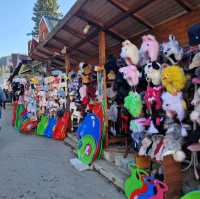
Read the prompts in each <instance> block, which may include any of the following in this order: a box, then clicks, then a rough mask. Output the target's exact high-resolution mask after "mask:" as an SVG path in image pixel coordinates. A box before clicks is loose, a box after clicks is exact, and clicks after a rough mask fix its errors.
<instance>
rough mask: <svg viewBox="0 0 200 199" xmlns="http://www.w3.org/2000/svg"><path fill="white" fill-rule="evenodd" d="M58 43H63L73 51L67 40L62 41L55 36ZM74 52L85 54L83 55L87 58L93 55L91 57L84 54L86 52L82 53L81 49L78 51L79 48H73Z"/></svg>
mask: <svg viewBox="0 0 200 199" xmlns="http://www.w3.org/2000/svg"><path fill="white" fill-rule="evenodd" d="M53 38H54V39H55V40H56V41H57V42H59V43H61V44H63V45H64V46H66V47H69V48H70V49H72V46H71V45H70V44H69V43H68V42H67V41H66V40H65V39H61V38H59V37H58V36H55V37H53ZM72 50H73V51H77V52H79V53H81V54H83V55H85V56H87V57H90V56H91V55H89V54H88V53H86V52H84V51H82V50H80V49H78V48H73V49H72Z"/></svg>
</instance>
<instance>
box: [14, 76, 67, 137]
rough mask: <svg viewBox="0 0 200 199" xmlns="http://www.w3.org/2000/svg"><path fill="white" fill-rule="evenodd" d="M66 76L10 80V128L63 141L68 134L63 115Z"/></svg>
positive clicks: (65, 116)
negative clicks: (11, 116) (12, 99)
mask: <svg viewBox="0 0 200 199" xmlns="http://www.w3.org/2000/svg"><path fill="white" fill-rule="evenodd" d="M66 86H67V84H66V76H65V75H62V76H57V77H54V76H50V77H47V78H42V77H35V78H32V79H30V80H26V79H24V78H20V77H17V78H15V79H14V80H13V83H12V88H13V93H14V101H15V102H14V106H13V120H12V121H13V125H14V126H15V127H16V128H17V129H18V130H20V132H21V133H25V134H30V133H32V132H33V131H34V130H35V129H36V135H40V136H46V137H49V138H51V137H53V138H55V139H58V140H64V138H65V137H66V132H67V131H68V130H69V124H70V122H69V118H70V114H69V113H68V112H66V111H65V110H66V91H67V89H66Z"/></svg>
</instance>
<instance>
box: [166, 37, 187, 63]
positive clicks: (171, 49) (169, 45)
mask: <svg viewBox="0 0 200 199" xmlns="http://www.w3.org/2000/svg"><path fill="white" fill-rule="evenodd" d="M162 51H163V55H164V57H165V58H166V59H167V60H168V61H169V62H170V63H171V64H172V65H174V64H177V63H178V62H179V61H180V60H181V59H182V57H183V48H182V47H181V46H180V44H179V42H178V41H177V40H176V38H175V36H174V35H169V41H168V42H165V43H163V44H162Z"/></svg>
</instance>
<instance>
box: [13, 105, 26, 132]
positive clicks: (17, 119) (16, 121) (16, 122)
mask: <svg viewBox="0 0 200 199" xmlns="http://www.w3.org/2000/svg"><path fill="white" fill-rule="evenodd" d="M23 111H24V105H23V104H19V105H18V106H17V110H16V120H15V127H16V128H17V129H20V127H21V120H20V114H21V113H22V112H23Z"/></svg>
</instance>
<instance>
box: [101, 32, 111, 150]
mask: <svg viewBox="0 0 200 199" xmlns="http://www.w3.org/2000/svg"><path fill="white" fill-rule="evenodd" d="M105 63H106V34H105V32H104V31H100V32H99V65H100V67H102V69H103V98H104V100H105V107H104V108H105V112H104V122H105V144H104V147H105V148H107V147H108V145H109V138H108V111H107V110H108V107H107V92H106V90H107V86H106V70H105V67H104V65H105Z"/></svg>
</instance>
